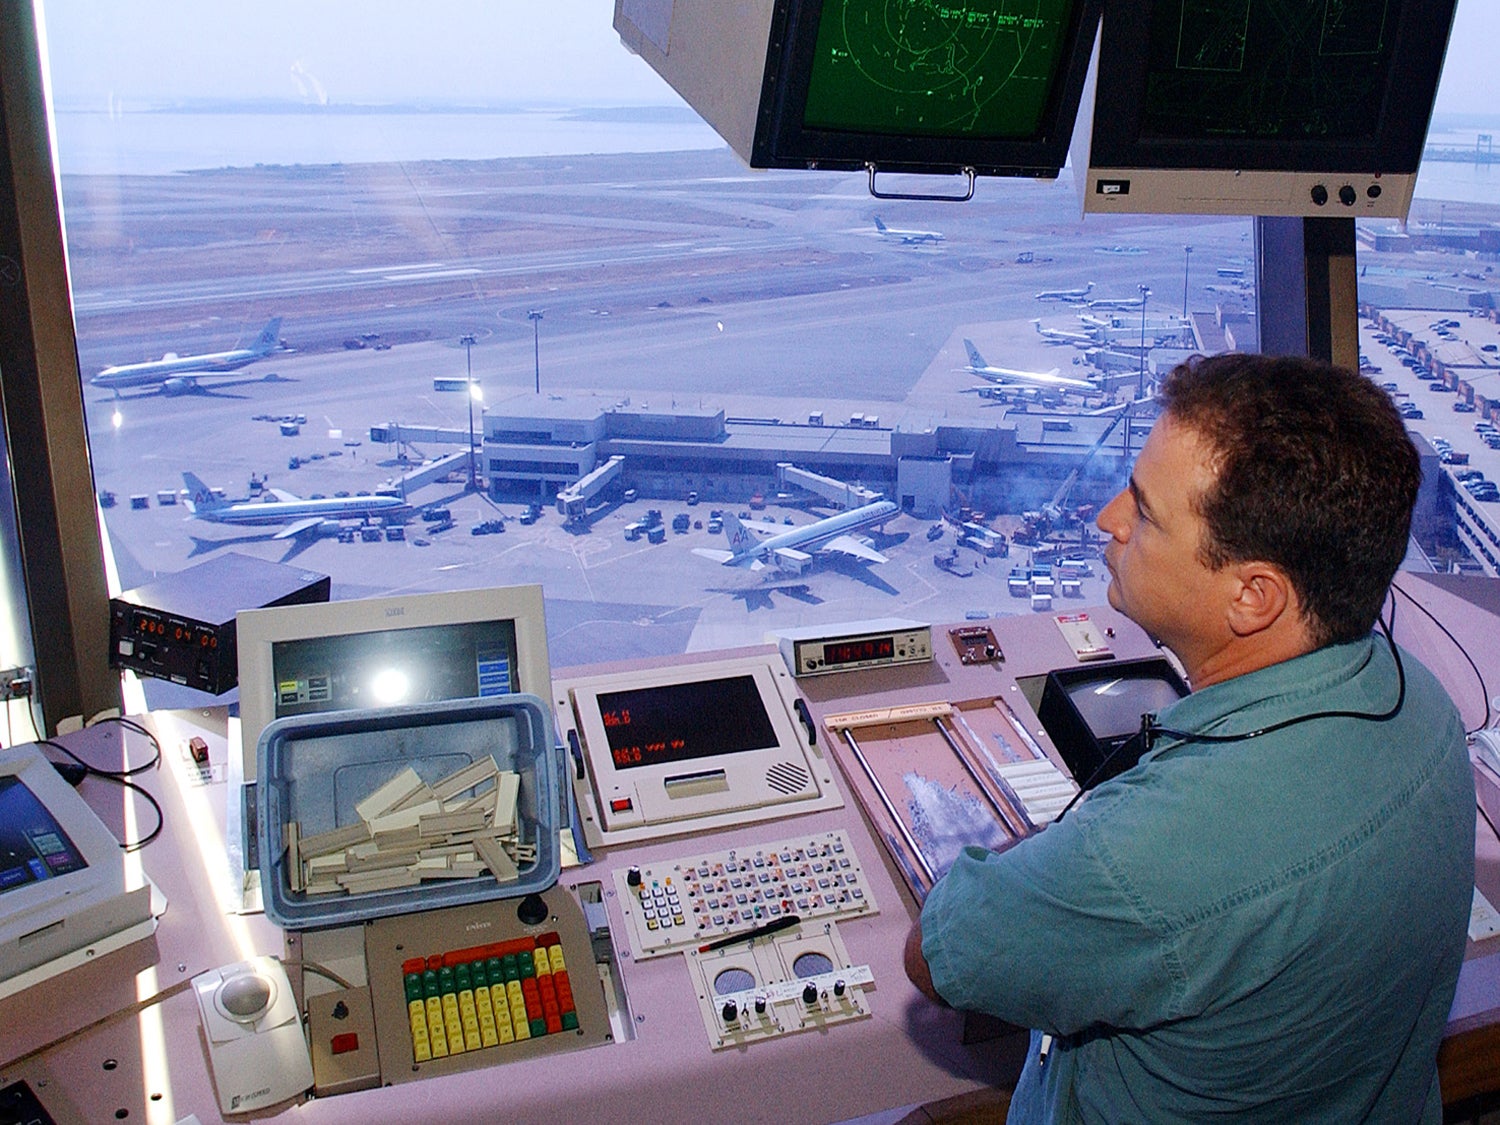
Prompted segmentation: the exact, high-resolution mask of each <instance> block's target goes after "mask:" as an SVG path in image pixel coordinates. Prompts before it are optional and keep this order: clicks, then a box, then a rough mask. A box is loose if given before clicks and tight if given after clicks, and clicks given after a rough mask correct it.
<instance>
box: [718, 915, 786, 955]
mask: <svg viewBox="0 0 1500 1125" xmlns="http://www.w3.org/2000/svg"><path fill="white" fill-rule="evenodd" d="M800 921H802V919H801V918H799V917H797V915H795V914H784V915H782V916H781V917H780V918H777V919H776V920H775V921H774V922H767V923H766V924H765V925H764V926H756V927H755V929H753V930H746V931H745V932H744V933H742V934H730V935H729V936H728V937H721V938H719V939H717V940H716V941H711V942H709V943H708V944H707V945H700V946H699V947H698V952H699V953H712V952H713V951H714V950H715V949H723V948H724V947H725V946H726V945H734V944H736V943H738V942H742V941H754V940H755V939H756V938H760V937H766V936H767V935H769V934H774V933H778V932H780V931H781V930H786V929H790V928H791V927H792V926H795V925H796V924H797V923H798V922H800Z"/></svg>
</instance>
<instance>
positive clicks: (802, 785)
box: [766, 762, 812, 794]
mask: <svg viewBox="0 0 1500 1125" xmlns="http://www.w3.org/2000/svg"><path fill="white" fill-rule="evenodd" d="M766 784H767V785H769V786H770V787H771V788H772V789H775V790H776V791H777V792H778V793H787V794H791V793H800V792H802V790H804V789H806V788H807V787H808V786H809V785H811V784H812V775H811V774H809V773H808V772H807V771H806V770H805V769H803V768H802V767H801V766H799V765H797V764H796V763H795V762H777V763H776V764H775V765H774V766H772V767H771V768H770V769H768V770H767V771H766Z"/></svg>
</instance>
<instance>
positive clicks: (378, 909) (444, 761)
mask: <svg viewBox="0 0 1500 1125" xmlns="http://www.w3.org/2000/svg"><path fill="white" fill-rule="evenodd" d="M554 743H555V739H554V738H553V733H552V715H551V712H550V711H549V710H548V709H547V707H546V705H545V704H544V703H543V702H542V701H541V700H540V699H539V698H537V697H536V696H534V695H504V696H497V697H492V698H486V699H474V700H461V701H456V702H445V703H433V704H420V705H416V706H410V707H391V708H380V709H377V710H368V711H338V712H330V713H328V714H324V715H301V716H297V717H295V718H288V719H278V720H277V721H276V722H274V723H272V724H271V725H270V726H268V727H266V729H265V730H264V731H263V732H262V733H261V736H260V741H259V743H258V744H257V747H256V776H257V777H258V778H259V783H258V784H257V786H256V806H257V808H256V811H257V813H258V816H257V823H258V826H259V827H258V842H259V845H260V857H261V859H260V876H261V892H262V896H263V899H264V902H265V911H266V916H267V917H268V918H270V919H271V920H272V921H273V922H275V923H276V924H277V925H279V926H282V927H284V928H286V929H293V930H306V929H317V928H320V927H324V926H342V925H348V924H350V923H353V922H362V921H365V920H367V919H370V918H380V917H385V916H387V915H392V914H408V913H411V912H412V911H416V910H432V909H436V908H438V907H442V906H456V905H461V904H464V903H471V902H480V901H484V900H487V899H495V898H512V897H516V896H520V895H527V894H531V893H533V892H536V891H542V890H546V889H547V888H548V887H550V886H551V885H552V884H553V883H555V882H557V877H558V872H559V871H560V869H561V854H560V851H559V846H558V825H559V822H560V819H561V818H560V815H559V813H560V807H559V806H560V799H559V796H558V794H559V789H558V785H559V778H560V770H561V764H560V762H559V761H558V758H559V754H560V752H559V751H558V750H557V748H556V746H555V745H554ZM484 755H490V756H493V757H494V759H495V764H496V765H497V766H498V767H499V768H500V769H501V770H514V771H515V772H516V773H518V774H520V776H521V788H520V796H519V798H518V799H517V808H516V817H517V823H518V828H519V831H520V838H521V842H522V843H525V844H531V845H534V846H535V848H536V858H535V860H534V861H531V862H528V863H526V864H523V865H521V866H520V878H519V880H517V881H514V882H508V883H500V882H497V881H496V880H495V879H494V878H492V877H491V876H489V875H484V876H477V877H475V878H471V879H453V880H434V881H429V882H426V883H421V884H419V885H417V886H414V887H399V888H394V889H391V890H384V891H367V892H364V893H361V894H314V895H309V894H303V893H301V892H296V891H293V890H291V889H290V886H289V884H288V881H287V877H286V863H287V856H286V849H285V847H284V846H283V840H284V835H283V833H284V828H285V825H286V824H287V823H288V822H290V821H296V822H297V825H298V830H299V832H300V833H301V835H302V836H304V837H306V836H313V835H316V834H318V833H322V832H327V831H331V830H332V829H335V828H342V827H343V826H345V825H347V824H352V823H354V822H356V821H358V820H359V814H358V813H357V812H356V811H355V806H356V805H357V804H358V803H359V802H361V801H363V800H364V799H365V798H366V797H368V796H369V795H370V794H371V793H373V792H374V791H375V790H376V789H378V788H379V787H380V786H381V785H383V784H385V783H386V782H387V781H389V780H390V779H391V778H393V777H395V776H396V775H397V774H399V773H401V772H402V771H403V770H405V769H406V768H407V767H408V766H410V767H411V768H412V769H413V770H415V771H416V773H417V775H418V776H419V777H421V778H422V780H423V781H426V782H428V783H432V782H436V781H440V780H441V779H442V778H444V777H447V776H448V775H449V774H452V773H453V772H455V771H456V770H459V769H462V768H463V767H464V766H467V765H469V764H471V763H473V762H476V761H478V760H479V759H480V758H481V757H482V756H484Z"/></svg>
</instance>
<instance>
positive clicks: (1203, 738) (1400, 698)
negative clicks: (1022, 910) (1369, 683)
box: [1056, 599, 1406, 820]
mask: <svg viewBox="0 0 1500 1125" xmlns="http://www.w3.org/2000/svg"><path fill="white" fill-rule="evenodd" d="M1390 616H1391V622H1390V624H1387V623H1386V621H1385V620H1384V619H1383V618H1380V617H1379V616H1377V617H1376V619H1375V622H1376V624H1377V625H1379V626H1380V631H1381V632H1382V633H1384V634H1385V641H1386V644H1387V645H1388V646H1389V647H1390V650H1391V658H1392V659H1393V660H1394V661H1395V662H1396V683H1397V690H1396V702H1395V704H1394V705H1393V706H1392V707H1391V708H1390V709H1389V710H1387V711H1382V712H1374V711H1345V710H1331V711H1313V712H1310V713H1308V714H1306V715H1293V716H1292V717H1291V718H1288V719H1282V720H1280V721H1278V722H1274V723H1272V724H1270V725H1269V726H1264V727H1258V728H1256V729H1255V730H1249V731H1243V732H1241V733H1239V734H1198V733H1194V732H1192V731H1181V730H1174V729H1172V728H1171V727H1164V726H1161V725H1160V724H1158V723H1157V722H1156V715H1155V713H1154V712H1151V711H1146V712H1143V713H1142V714H1141V729H1140V730H1138V731H1137V732H1136V733H1135V734H1133V735H1131V737H1130V738H1128V739H1127V740H1126V741H1124V742H1122V743H1120V744H1119V745H1118V746H1116V747H1115V748H1114V749H1113V750H1112V751H1110V753H1109V754H1107V755H1106V756H1105V758H1104V760H1103V761H1102V762H1100V763H1099V764H1098V765H1097V766H1096V767H1094V770H1093V772H1092V773H1090V774H1089V776H1088V780H1087V781H1085V782H1084V783H1083V785H1081V786H1080V787H1079V790H1078V792H1077V793H1075V794H1074V795H1073V799H1072V800H1071V801H1069V802H1068V803H1067V805H1066V806H1065V807H1064V808H1063V810H1062V812H1060V813H1058V814H1057V818H1056V819H1057V820H1061V819H1062V818H1063V817H1064V816H1066V815H1067V814H1068V812H1069V811H1070V810H1071V809H1072V808H1073V806H1074V805H1076V804H1077V803H1078V802H1079V801H1080V800H1081V799H1082V798H1083V795H1084V794H1085V793H1087V792H1088V791H1089V790H1090V789H1092V788H1093V787H1094V786H1095V785H1096V784H1098V782H1099V781H1100V779H1101V776H1102V775H1104V773H1105V770H1107V769H1108V768H1109V765H1110V763H1111V762H1113V761H1114V760H1115V759H1116V758H1118V757H1119V756H1120V755H1121V754H1122V753H1124V752H1125V751H1126V750H1127V749H1129V748H1131V747H1139V749H1137V750H1136V752H1135V756H1136V758H1137V759H1139V758H1140V757H1141V755H1143V754H1148V753H1150V751H1151V748H1152V746H1153V745H1154V744H1155V742H1156V739H1157V738H1159V737H1160V736H1162V735H1166V736H1167V737H1168V738H1175V739H1178V740H1179V741H1178V744H1177V745H1178V746H1182V745H1187V744H1189V743H1195V742H1196V743H1228V742H1245V741H1247V740H1249V739H1252V738H1259V737H1260V736H1261V735H1263V734H1274V733H1275V732H1276V731H1281V730H1286V729H1287V728H1288V727H1294V726H1297V725H1299V724H1301V723H1310V722H1312V721H1313V720H1314V719H1365V720H1368V721H1370V722H1375V723H1384V722H1389V721H1390V720H1391V719H1394V718H1395V717H1396V716H1397V715H1399V714H1400V713H1401V708H1402V707H1403V706H1405V704H1406V668H1405V666H1404V665H1403V664H1402V663H1401V653H1400V651H1399V650H1398V649H1397V648H1396V641H1395V639H1394V637H1392V635H1391V625H1394V624H1395V620H1396V603H1395V600H1394V599H1392V600H1391V614H1390ZM1176 748H1177V747H1176V746H1172V747H1169V748H1168V749H1169V750H1175V749H1176Z"/></svg>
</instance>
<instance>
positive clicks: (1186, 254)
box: [1182, 246, 1193, 320]
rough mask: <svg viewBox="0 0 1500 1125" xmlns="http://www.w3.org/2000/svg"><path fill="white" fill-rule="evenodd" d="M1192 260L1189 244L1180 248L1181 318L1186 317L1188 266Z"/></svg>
mask: <svg viewBox="0 0 1500 1125" xmlns="http://www.w3.org/2000/svg"><path fill="white" fill-rule="evenodd" d="M1192 261H1193V248H1192V247H1191V246H1184V247H1183V248H1182V319H1183V320H1186V319H1187V314H1188V311H1187V301H1188V266H1189V265H1190V264H1192Z"/></svg>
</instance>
